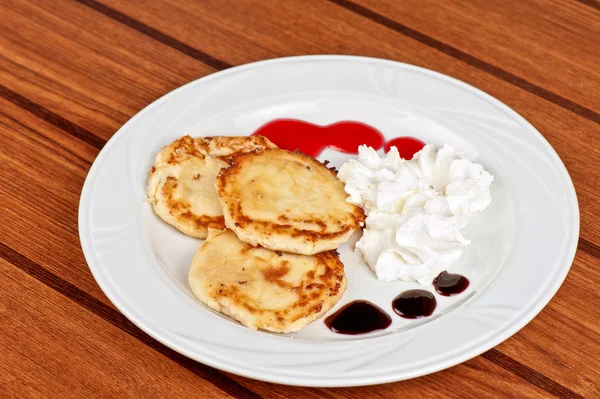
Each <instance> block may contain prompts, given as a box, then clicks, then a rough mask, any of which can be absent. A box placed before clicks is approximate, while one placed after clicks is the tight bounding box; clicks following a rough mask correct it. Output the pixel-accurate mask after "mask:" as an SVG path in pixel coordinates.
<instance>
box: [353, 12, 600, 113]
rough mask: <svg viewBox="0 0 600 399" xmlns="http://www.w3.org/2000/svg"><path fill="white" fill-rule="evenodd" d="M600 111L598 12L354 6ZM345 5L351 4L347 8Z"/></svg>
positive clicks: (599, 16) (599, 15) (599, 17)
mask: <svg viewBox="0 0 600 399" xmlns="http://www.w3.org/2000/svg"><path fill="white" fill-rule="evenodd" d="M352 2H353V3H356V4H358V5H360V6H363V7H366V8H367V9H368V10H371V11H374V12H376V13H378V14H381V15H384V16H386V17H387V18H389V19H391V20H393V21H396V22H398V23H400V24H402V25H404V26H406V27H408V28H410V29H414V30H416V31H418V32H420V33H422V34H424V35H427V36H429V37H431V38H433V39H435V40H438V41H440V42H442V43H443V44H445V45H448V46H451V47H453V48H455V49H457V50H459V51H461V52H465V53H467V54H469V55H471V56H474V57H476V58H478V59H479V60H482V61H484V62H486V63H489V64H491V65H494V66H496V67H498V68H501V69H502V70H504V71H506V72H508V73H511V74H514V75H516V76H519V77H520V78H522V79H525V80H527V81H529V82H531V83H532V84H534V85H537V86H540V87H543V88H545V89H547V90H550V91H552V92H553V93H556V94H558V95H560V96H563V97H565V98H567V99H569V100H570V101H573V102H575V103H578V104H581V105H583V106H585V107H588V108H590V109H592V110H594V111H596V112H600V92H598V91H597V90H590V88H592V87H595V86H597V84H598V82H599V81H600V69H599V68H598V65H599V64H600V39H599V38H598V30H599V29H600V12H599V11H598V10H595V9H594V8H592V7H588V6H586V5H583V4H581V3H578V2H576V1H570V0H551V1H548V0H531V1H510V2H507V1H505V0H485V1H464V0H463V1H448V0H425V1H421V0H406V1H394V0H353V1H352ZM342 3H346V2H342Z"/></svg>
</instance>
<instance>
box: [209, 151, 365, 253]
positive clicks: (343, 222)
mask: <svg viewBox="0 0 600 399" xmlns="http://www.w3.org/2000/svg"><path fill="white" fill-rule="evenodd" d="M270 155H273V156H274V157H278V156H280V155H282V156H283V155H284V156H285V157H290V158H293V159H294V160H295V161H298V162H300V163H301V164H303V165H305V167H306V169H307V170H309V171H311V169H312V171H314V172H315V173H320V174H328V175H331V177H332V178H333V179H332V180H336V182H337V177H336V176H337V172H336V171H335V169H334V168H331V169H329V168H327V167H326V166H325V165H323V164H322V163H320V162H319V161H317V160H316V159H314V158H312V157H309V156H306V155H304V154H301V153H297V152H296V153H292V152H289V151H285V150H281V149H267V150H264V151H260V152H249V153H244V154H238V155H236V156H234V157H232V158H231V159H230V160H229V167H228V168H226V169H225V168H224V169H221V171H220V173H219V175H218V176H217V182H216V187H217V193H218V194H219V197H220V199H221V201H222V203H223V208H224V213H225V214H226V215H227V216H229V222H230V223H229V224H228V218H227V217H226V219H225V223H226V226H227V227H228V228H230V229H232V230H234V231H235V232H236V234H238V236H239V237H240V239H241V240H242V241H246V238H245V235H244V234H240V232H241V231H252V232H254V233H256V234H257V235H259V236H261V237H262V238H263V240H261V239H258V241H257V242H252V241H248V242H250V243H251V244H253V245H262V246H264V247H265V248H268V249H272V250H283V251H289V252H297V253H303V254H307V255H310V254H313V253H315V252H310V251H306V252H304V251H303V250H300V251H296V250H293V249H291V248H290V247H288V246H285V245H284V246H281V247H279V246H278V245H277V242H276V241H278V240H277V237H278V236H281V237H284V239H286V240H287V239H289V238H291V239H293V240H294V241H296V243H297V244H299V245H300V246H306V247H310V246H311V245H312V246H314V245H316V244H317V243H319V242H324V241H335V240H336V239H339V238H340V237H343V236H348V235H349V234H351V233H352V232H353V231H355V230H357V229H359V228H360V226H361V225H362V223H363V222H364V220H365V215H364V212H363V211H362V209H360V208H359V207H357V206H354V205H351V204H348V203H346V201H345V198H347V195H346V194H345V192H344V191H343V184H342V183H341V182H339V187H336V188H337V189H338V190H341V194H340V195H341V197H340V198H341V199H340V201H341V202H342V203H341V204H336V205H335V207H336V209H334V210H332V214H334V213H335V212H336V210H337V209H338V208H339V209H342V213H343V214H342V215H340V217H339V218H338V219H335V218H332V219H329V220H323V219H320V218H313V217H311V215H310V214H302V215H299V216H297V217H293V216H291V215H290V214H289V213H287V212H286V210H285V209H282V210H281V211H282V212H281V213H280V214H279V215H278V217H277V218H276V219H275V220H273V219H257V218H253V217H250V216H249V215H248V214H247V213H246V210H245V209H244V206H243V204H242V203H243V200H242V199H243V198H244V197H246V196H248V195H253V194H252V193H251V187H249V186H248V185H245V184H243V183H240V182H238V181H237V179H238V176H239V175H240V173H241V172H242V170H243V169H244V168H245V167H247V165H250V164H256V163H257V162H258V163H260V162H262V161H263V159H264V162H265V163H267V162H269V156H270ZM257 157H261V160H257ZM313 168H314V169H313ZM263 178H269V176H264V177H263ZM332 184H334V182H332ZM316 189H319V187H316ZM299 192H300V193H301V190H299ZM260 195H262V194H260ZM269 195H273V196H277V195H278V194H277V193H276V192H275V193H269ZM323 203H324V204H325V203H326V202H325V201H324V202H323ZM288 211H289V210H288ZM230 224H231V225H230ZM338 245H339V243H338ZM338 245H335V246H330V247H329V248H327V250H331V249H335V248H337V246H338ZM317 246H318V245H317Z"/></svg>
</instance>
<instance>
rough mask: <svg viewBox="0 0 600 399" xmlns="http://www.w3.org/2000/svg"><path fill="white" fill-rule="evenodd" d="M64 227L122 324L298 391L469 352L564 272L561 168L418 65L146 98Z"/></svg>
mask: <svg viewBox="0 0 600 399" xmlns="http://www.w3.org/2000/svg"><path fill="white" fill-rule="evenodd" d="M79 232H80V238H81V244H82V248H83V251H84V254H85V257H86V260H87V262H88V264H89V267H90V269H91V271H92V273H93V275H94V277H95V278H96V280H97V282H98V284H99V285H100V287H101V288H102V290H103V291H104V292H105V293H106V295H107V296H108V298H109V299H110V300H111V301H112V302H113V303H114V304H115V306H116V307H118V308H119V310H120V311H121V312H123V314H124V315H125V316H127V317H128V318H129V319H130V320H131V321H133V322H134V323H135V324H136V325H137V326H139V327H140V328H141V329H143V330H144V331H145V332H146V333H148V334H149V335H151V336H152V337H154V338H155V339H157V340H158V341H160V342H162V343H163V344H165V345H167V346H169V347H170V348H172V349H174V350H176V351H178V352H180V353H182V354H184V355H186V356H188V357H190V358H192V359H195V360H197V361H199V362H202V363H205V364H207V365H210V366H213V367H216V368H219V369H222V370H225V371H228V372H232V373H236V374H239V375H243V376H246V377H250V378H256V379H260V380H265V381H271V382H277V383H283V384H292V385H304V386H352V385H368V384H378V383H385V382H391V381H398V380H402V379H407V378H412V377H417V376H420V375H424V374H428V373H432V372H435V371H438V370H441V369H444V368H447V367H450V366H452V365H455V364H457V363H460V362H462V361H465V360H467V359H470V358H472V357H474V356H476V355H478V354H480V353H482V352H484V351H486V350H488V349H490V348H492V347H493V346H495V345H497V344H499V343H500V342H502V341H503V340H505V339H506V338H508V337H510V336H511V335H512V334H514V333H515V332H517V331H518V330H519V329H520V328H522V327H523V326H524V325H525V324H527V323H528V322H529V321H530V320H531V319H532V318H533V317H535V315H536V314H537V313H538V312H539V311H540V310H541V309H542V308H543V307H544V306H545V305H546V304H547V303H548V301H549V300H550V299H551V298H552V296H553V295H554V294H555V292H556V291H557V290H558V288H559V287H560V285H561V283H562V281H563V280H564V278H565V276H566V274H567V272H568V270H569V268H570V265H571V262H572V260H573V257H574V254H575V250H576V246H577V240H578V236H579V211H578V205H577V198H576V195H575V190H574V188H573V184H572V182H571V180H570V178H569V175H568V172H567V170H566V169H565V167H564V165H563V163H562V162H561V160H560V159H559V157H558V156H557V154H556V153H555V152H554V150H553V149H552V147H551V146H550V145H549V144H548V142H547V141H546V140H545V139H544V138H543V136H542V135H541V134H540V133H539V132H538V131H537V130H536V129H535V128H534V127H533V126H531V125H530V124H529V123H528V122H527V121H525V120H524V119H523V118H522V117H520V116H519V115H518V114H516V113H515V112H514V111H512V110H511V109H509V108H508V107H507V106H506V105H503V104H502V103H500V102H499V101H498V100H496V99H494V98H492V97H490V96H489V95H487V94H485V93H483V92H481V91H479V90H477V89H475V88H473V87H471V86H469V85H467V84H465V83H462V82H460V81H457V80H455V79H452V78H450V77H447V76H444V75H441V74H439V73H436V72H432V71H429V70H426V69H423V68H418V67H415V66H410V65H406V64H401V63H396V62H392V61H385V60H379V59H371V58H361V57H347V56H310V57H293V58H284V59H278V60H271V61H264V62H259V63H254V64H249V65H245V66H242V67H237V68H232V69H229V70H227V71H223V72H219V73H216V74H213V75H211V76H208V77H205V78H203V79H199V80H197V81H194V82H192V83H190V84H188V85H185V86H183V87H181V88H179V89H177V90H175V91H173V92H172V93H169V94H167V95H166V96H164V97H162V98H160V99H159V100H157V101H156V102H154V103H153V104H151V105H149V106H148V107H146V108H145V109H144V110H142V111H141V112H140V113H139V114H138V115H136V116H135V117H133V118H132V119H131V120H130V121H129V122H127V123H126V124H125V125H124V126H123V127H122V128H121V129H120V130H119V131H118V132H117V133H116V134H115V136H114V137H113V138H112V139H111V140H110V141H109V142H108V143H107V145H106V146H105V148H104V149H103V150H102V151H101V153H100V155H99V156H98V158H97V159H96V161H95V162H94V165H93V166H92V169H91V170H90V172H89V175H88V177H87V180H86V183H85V185H84V188H83V192H82V195H81V202H80V210H79Z"/></svg>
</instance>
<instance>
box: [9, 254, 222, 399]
mask: <svg viewBox="0 0 600 399" xmlns="http://www.w3.org/2000/svg"><path fill="white" fill-rule="evenodd" d="M0 276H1V277H0V281H1V284H2V290H0V320H2V322H1V323H0V350H1V352H2V362H0V391H1V392H2V396H3V397H6V398H9V397H14V398H22V397H25V396H26V397H45V398H55V397H61V398H62V397H65V398H66V397H72V398H85V397H123V398H125V397H131V398H133V397H136V398H139V397H180V396H193V395H195V396H196V397H198V398H223V397H234V396H231V395H228V394H226V393H225V392H223V391H222V390H220V389H218V388H216V387H215V386H213V385H212V384H211V383H209V382H208V381H205V380H203V379H202V378H199V377H198V376H197V375H195V374H194V373H192V372H191V371H189V370H187V369H185V368H183V367H180V366H179V365H178V364H177V363H175V362H173V361H171V360H169V359H168V358H166V357H165V356H163V355H161V354H160V353H158V352H155V351H153V350H149V349H148V347H147V346H146V345H144V344H143V343H141V342H139V341H137V340H135V339H134V338H132V337H130V336H128V335H126V334H123V332H122V331H121V330H119V329H118V328H116V327H114V326H112V325H110V324H109V323H107V322H105V321H104V320H102V319H99V318H98V317H96V316H95V315H93V314H92V313H90V312H89V311H87V310H85V309H83V308H82V307H80V306H79V305H77V304H75V303H73V302H71V301H70V300H68V299H67V298H65V297H63V296H61V295H59V294H57V293H56V292H55V291H53V290H51V289H50V288H48V287H47V286H45V285H44V284H42V283H40V282H39V281H37V280H35V279H33V278H32V277H30V276H29V275H27V274H26V273H24V272H22V271H20V270H18V269H17V268H15V267H14V266H12V265H10V264H9V263H7V262H6V261H4V260H1V259H0Z"/></svg>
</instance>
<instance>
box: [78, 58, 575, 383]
mask: <svg viewBox="0 0 600 399" xmlns="http://www.w3.org/2000/svg"><path fill="white" fill-rule="evenodd" d="M305 61H311V62H319V61H342V62H360V63H377V64H382V65H384V66H389V67H393V68H399V69H405V70H411V71H416V72H418V73H421V74H424V75H427V76H430V77H433V78H435V79H438V80H442V81H446V82H448V83H450V84H452V85H454V86H458V87H459V88H461V89H465V90H467V91H469V92H470V93H471V94H473V95H475V96H476V97H478V98H480V99H482V100H483V101H485V102H487V103H489V104H491V105H493V106H494V107H497V108H498V109H500V110H501V111H503V112H504V113H506V114H507V115H508V116H510V117H511V118H513V119H514V120H516V121H518V122H519V123H521V124H522V126H524V127H526V128H527V129H528V130H530V131H531V132H532V133H534V134H535V136H536V137H537V138H538V139H539V141H540V143H541V144H542V145H543V146H544V147H545V149H546V150H549V151H547V152H548V155H549V156H550V157H552V161H553V162H552V163H553V164H554V165H555V166H556V167H558V169H559V173H561V174H562V175H563V177H565V178H566V179H565V183H567V187H566V188H567V190H568V191H569V192H568V193H567V194H568V195H567V196H568V197H569V200H568V202H569V204H570V205H571V206H572V209H571V211H572V215H571V220H570V222H571V223H572V226H573V234H572V235H571V236H570V237H569V238H568V241H569V242H568V243H567V244H566V246H565V248H566V249H565V255H564V259H565V263H564V264H563V265H562V266H561V268H560V269H559V272H558V273H557V276H556V278H555V279H554V280H553V281H551V284H550V286H549V287H548V289H547V290H546V291H545V292H544V293H543V294H542V295H540V296H539V298H538V299H537V300H536V301H535V302H534V303H533V305H532V306H531V309H529V311H528V312H527V313H526V314H524V315H523V316H522V317H521V318H519V319H518V320H516V321H514V322H511V323H510V324H509V326H508V327H506V328H504V329H502V331H500V332H499V333H498V334H496V335H495V336H494V337H492V338H493V339H487V340H485V341H483V342H482V343H480V344H478V345H477V346H475V347H474V348H473V349H471V350H470V351H465V353H463V354H462V355H455V356H452V357H450V358H449V359H448V360H447V361H445V362H443V363H439V364H436V365H435V366H432V367H430V368H428V369H426V370H423V369H417V370H415V371H413V372H409V373H401V374H402V375H401V376H400V377H398V378H396V377H393V376H392V377H388V374H387V373H386V376H384V377H381V378H379V377H366V378H361V379H356V378H354V379H353V380H351V381H349V380H348V379H343V377H342V378H341V380H340V379H337V378H336V379H333V378H330V379H329V380H327V381H323V380H319V381H314V380H313V379H311V378H310V377H308V378H307V377H302V376H300V377H281V376H272V375H270V374H265V373H264V372H261V371H258V372H257V371H254V370H252V369H250V368H247V367H246V368H244V367H230V366H229V365H223V364H222V362H220V361H218V360H214V359H210V358H202V359H200V358H199V356H193V355H190V354H189V353H186V352H185V350H183V349H182V348H180V347H178V345H177V344H176V343H174V342H170V340H169V339H168V338H165V337H162V336H160V334H158V333H157V332H155V331H153V326H147V325H145V323H144V322H143V321H140V320H138V318H137V316H134V315H132V314H131V313H130V312H128V311H127V309H126V308H125V306H123V305H122V304H120V303H119V301H118V300H116V299H115V298H114V297H115V296H114V295H112V294H111V293H110V290H109V289H108V287H106V286H104V284H103V283H102V279H101V278H99V275H98V269H97V268H98V265H96V264H95V262H96V260H95V259H94V258H93V257H92V253H93V252H94V251H93V249H92V245H91V242H88V239H87V237H86V236H85V230H86V229H88V228H89V225H88V223H87V220H86V219H85V218H86V216H87V214H88V212H86V201H87V200H88V198H89V196H90V195H91V190H92V187H91V184H92V181H93V180H94V177H95V176H96V175H97V174H98V165H99V164H100V163H101V162H102V160H103V159H104V158H105V157H106V156H107V154H108V153H109V152H110V150H111V149H112V147H114V146H115V145H116V143H117V142H118V141H119V140H120V138H121V137H123V136H124V135H125V134H126V131H127V130H128V128H129V126H130V125H132V124H134V123H135V122H136V121H137V120H138V119H140V118H142V117H143V116H144V115H146V114H147V113H149V112H152V110H153V109H154V108H155V107H157V106H159V105H160V104H162V103H164V102H165V101H168V100H169V99H170V98H171V97H174V96H176V95H177V94H178V93H179V92H180V91H183V90H185V89H186V88H188V87H189V86H193V85H196V84H202V83H205V82H208V81H210V80H214V79H219V78H223V77H226V76H227V75H234V74H237V73H240V72H243V71H246V70H251V69H256V68H260V67H262V66H265V65H274V64H285V63H297V62H305ZM78 231H79V238H80V243H81V247H82V250H83V253H84V257H85V259H86V262H87V264H88V267H89V269H90V271H91V273H92V275H93V277H94V279H95V280H96V282H97V284H98V285H99V286H100V288H101V290H102V291H103V293H104V294H105V295H106V296H107V298H108V299H109V300H110V301H111V303H113V305H114V306H115V307H116V308H117V309H118V310H119V311H120V312H121V313H122V314H123V315H125V317H127V318H128V319H129V320H130V321H131V322H132V323H133V324H134V325H136V326H137V327H138V328H140V329H141V330H142V331H144V332H145V333H146V334H148V335H150V336H151V337H152V338H153V339H156V340H157V341H158V342H160V343H161V344H163V345H165V346H167V347H169V348H171V349H172V350H174V351H176V352H178V353H180V354H182V355H184V356H186V357H189V358H192V359H193V360H195V361H198V362H201V363H203V364H205V365H208V366H210V367H214V368H217V369H220V370H224V371H227V372H231V373H234V374H237V375H241V376H244V377H248V378H253V379H257V380H262V381H267V382H272V383H279V384H286V385H296V386H309V387H349V386H365V385H374V384H382V383H389V382H395V381H399V380H405V379H410V378H415V377H419V376H423V375H427V374H431V373H433V372H436V371H440V370H443V369H446V368H448V367H451V366H454V365H457V364H460V363H462V362H465V361H467V360H469V359H471V358H473V357H475V356H478V355H480V354H481V353H483V352H486V351H488V350H490V349H491V348H494V347H495V346H497V345H498V344H500V343H501V342H503V341H505V340H506V339H508V338H510V337H511V336H512V335H514V334H515V333H517V332H518V331H519V330H520V329H521V328H523V327H524V326H525V325H527V324H528V323H529V322H530V321H531V320H532V319H533V318H535V316H536V315H537V314H538V313H539V312H540V311H541V310H542V309H543V308H544V307H545V306H546V305H547V304H548V303H549V302H550V300H551V299H552V298H553V297H554V295H555V294H556V292H557V291H558V289H559V288H560V287H561V285H562V283H563V282H564V280H565V278H566V276H567V274H568V272H569V270H570V268H571V265H572V263H573V260H574V258H575V254H576V252H577V242H578V239H579V235H580V212H579V205H578V199H577V194H576V191H575V187H574V185H573V181H572V179H571V177H570V175H569V172H568V170H567V169H566V167H565V165H564V163H563V162H562V160H561V159H560V157H559V156H558V154H557V153H556V151H555V150H554V148H553V147H552V146H551V145H550V143H549V142H548V141H547V139H546V138H545V137H544V136H543V135H542V134H541V133H540V132H539V131H538V130H537V129H536V128H535V127H534V126H533V125H532V124H531V123H530V122H528V121H527V120H526V119H525V118H523V117H522V116H521V115H520V114H518V113H517V112H516V111H515V110H513V109H512V108H510V107H509V106H508V105H506V104H504V103H503V102H501V101H500V100H498V99H496V98H495V97H493V96H491V95H490V94H488V93H486V92H484V91H483V90H481V89H478V88H476V87H474V86H472V85H470V84H468V83H465V82H463V81H461V80H458V79H456V78H453V77H451V76H448V75H445V74H442V73H440V72H436V71H433V70H430V69H427V68H423V67H419V66H415V65H411V64H406V63H402V62H398V61H393V60H386V59H381V58H373V57H362V56H348V55H307V56H294V57H283V58H275V59H270V60H264V61H258V62H253V63H249V64H245V65H241V66H236V67H232V68H228V69H226V70H222V71H218V72H215V73H212V74H210V75H207V76H204V77H201V78H199V79H196V80H193V81H191V82H189V83H186V84H184V85H182V86H180V87H178V88H176V89H174V90H172V91H170V92H169V93H166V94H165V95H163V96H161V97H159V98H158V99H156V100H155V101H153V102H152V103H150V104H149V105H147V106H146V107H144V108H143V109H142V110H140V111H139V112H138V113H137V114H135V115H134V116H133V117H131V118H130V119H129V120H128V121H127V122H126V123H125V124H124V125H123V126H121V127H120V128H119V130H118V131H117V132H116V133H115V134H114V135H113V136H112V137H111V138H110V139H109V140H108V141H107V143H106V145H105V146H104V147H103V148H102V150H101V151H100V152H99V154H98V155H97V157H96V159H95V160H94V163H93V165H92V167H91V168H90V170H89V171H88V175H87V176H86V179H85V182H84V185H83V187H82V191H81V196H80V201H79V210H78ZM496 332H497V331H496ZM311 381H312V382H311ZM314 382H317V384H315V383H314Z"/></svg>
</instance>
